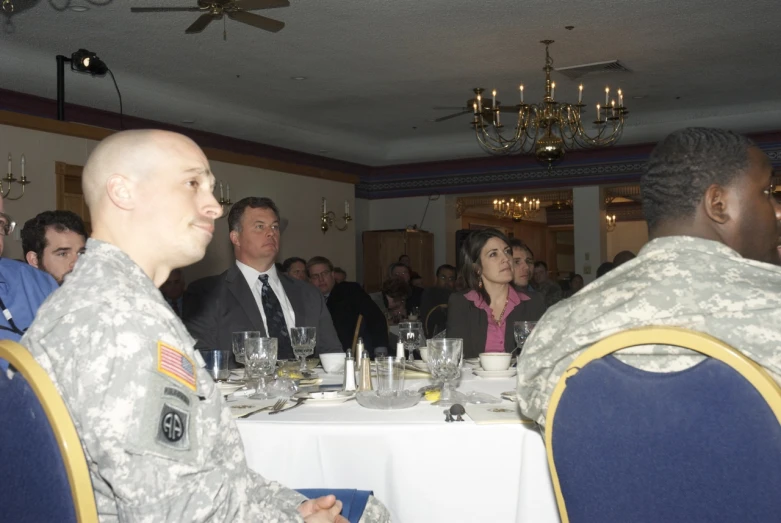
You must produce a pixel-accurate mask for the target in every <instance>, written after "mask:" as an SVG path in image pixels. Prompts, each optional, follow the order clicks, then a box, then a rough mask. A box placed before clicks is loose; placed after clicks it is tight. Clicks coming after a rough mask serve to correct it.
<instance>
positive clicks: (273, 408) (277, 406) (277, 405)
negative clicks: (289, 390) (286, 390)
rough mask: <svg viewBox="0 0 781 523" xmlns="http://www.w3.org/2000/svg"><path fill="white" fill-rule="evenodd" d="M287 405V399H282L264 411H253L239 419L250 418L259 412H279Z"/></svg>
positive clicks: (264, 408)
mask: <svg viewBox="0 0 781 523" xmlns="http://www.w3.org/2000/svg"><path fill="white" fill-rule="evenodd" d="M286 403H287V398H281V399H279V400H277V402H276V403H274V404H273V405H269V406H268V407H263V408H262V409H258V410H253V411H251V412H248V413H246V414H242V415H241V416H239V418H249V417H250V416H252V415H253V414H257V413H258V412H263V411H266V410H270V411H272V412H277V411H279V410H280V409H281V408H282V407H284V406H285V404H286Z"/></svg>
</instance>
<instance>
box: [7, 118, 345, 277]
mask: <svg viewBox="0 0 781 523" xmlns="http://www.w3.org/2000/svg"><path fill="white" fill-rule="evenodd" d="M96 143H97V142H95V141H93V140H86V139H83V138H72V137H68V136H62V135H57V134H51V133H45V132H40V131H33V130H28V129H22V128H17V127H10V126H4V125H0V160H2V161H1V162H0V171H2V174H5V171H6V168H5V159H6V158H7V156H8V153H9V152H10V153H11V154H12V155H13V160H14V171H15V172H14V174H15V175H17V177H18V172H19V167H18V165H19V157H20V156H21V154H22V153H24V154H25V159H26V164H27V165H26V174H27V177H28V179H30V181H31V182H32V183H31V184H30V185H28V186H27V190H28V192H27V194H26V195H25V196H24V198H22V199H21V200H19V201H9V200H6V202H5V210H6V212H7V213H8V214H10V215H11V216H12V217H13V218H14V220H15V221H16V222H17V224H18V229H17V231H18V230H19V229H21V226H22V225H23V224H24V222H25V221H26V220H28V219H30V218H32V217H33V216H35V215H36V214H38V213H39V212H41V211H44V210H47V209H54V208H55V205H56V194H55V189H56V188H55V183H56V182H55V179H56V178H55V174H54V163H55V162H57V161H61V162H66V163H69V164H74V165H84V163H85V162H86V160H87V156H88V155H89V153H90V152H91V151H92V149H93V148H94V147H95V145H96ZM211 166H212V170H213V171H214V173H215V175H216V176H217V178H218V179H219V180H221V181H223V182H227V183H230V185H231V198H232V199H233V201H234V202H235V201H237V200H238V199H240V198H242V197H245V196H251V195H255V196H268V197H270V198H272V199H273V200H274V201H275V202H276V204H277V206H278V207H279V210H280V213H281V214H282V216H283V217H286V218H287V219H288V220H289V225H288V227H287V229H286V230H285V232H284V234H283V237H282V250H281V253H280V257H279V260H280V261H282V260H283V259H284V258H285V257H288V256H300V257H302V258H309V257H311V256H315V255H322V256H326V257H328V258H330V259H331V260H332V261H333V263H334V264H336V265H341V266H342V267H344V268H345V269H346V270H347V272H348V273H352V274H355V235H354V233H353V232H352V230H348V231H346V232H339V231H337V230H336V229H331V230H329V231H328V233H327V234H325V235H324V234H323V233H322V232H321V231H320V222H319V217H320V198H321V197H322V196H325V197H326V198H327V199H328V203H329V208H330V209H333V210H334V211H335V212H337V213H338V214H342V212H343V210H344V201H345V200H347V201H349V202H350V206H351V212H353V213H354V212H355V208H354V192H355V191H354V187H353V185H352V184H348V183H341V182H332V181H328V180H320V179H316V178H309V177H305V176H300V175H294V174H288V173H281V172H277V171H269V170H266V169H258V168H253V167H245V166H241V165H235V164H229V163H224V162H212V163H211ZM14 191H15V192H14V193H11V196H12V197H13V196H14V195H15V194H18V193H16V191H18V189H14ZM226 222H227V220H226V219H220V220H219V221H218V223H217V229H216V232H215V237H214V240H213V241H212V243H211V245H209V248H208V250H207V253H206V257H205V258H204V259H203V260H202V261H201V262H199V263H197V264H195V265H193V266H190V267H188V268H187V269H185V275H186V277H187V279H188V281H192V280H193V279H194V278H199V277H201V276H206V275H209V274H216V273H219V272H222V271H223V270H225V269H226V268H227V267H228V265H229V264H230V263H231V261H232V259H233V254H232V251H231V248H230V241H229V240H228V232H227V229H228V226H227V223H226ZM352 226H353V224H350V227H352ZM3 256H4V257H6V258H22V245H21V240H20V239H19V235H18V232H15V233H14V235H13V237H12V238H6V243H5V250H4V253H3Z"/></svg>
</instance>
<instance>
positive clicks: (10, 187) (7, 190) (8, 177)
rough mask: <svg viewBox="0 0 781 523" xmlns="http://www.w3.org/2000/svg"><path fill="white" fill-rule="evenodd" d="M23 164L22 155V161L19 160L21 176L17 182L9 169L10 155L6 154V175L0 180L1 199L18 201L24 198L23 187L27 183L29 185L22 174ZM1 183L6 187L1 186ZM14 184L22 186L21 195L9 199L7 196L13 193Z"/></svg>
mask: <svg viewBox="0 0 781 523" xmlns="http://www.w3.org/2000/svg"><path fill="white" fill-rule="evenodd" d="M24 163H25V160H24V155H22V160H21V171H22V176H21V178H20V179H18V180H17V179H16V177H14V175H13V171H12V169H11V153H8V174H6V175H5V178H0V194H2V195H3V198H5V199H6V200H19V199H21V197H22V196H24V187H25V185H28V184H29V183H31V182H30V180H28V179H27V177H26V176H25V174H24ZM3 182H5V185H7V187H5V186H4V185H3ZM14 182H16V183H18V184H19V185H21V186H22V194H20V195H19V196H17V197H16V198H11V197H10V196H9V194H11V191H13V183H14Z"/></svg>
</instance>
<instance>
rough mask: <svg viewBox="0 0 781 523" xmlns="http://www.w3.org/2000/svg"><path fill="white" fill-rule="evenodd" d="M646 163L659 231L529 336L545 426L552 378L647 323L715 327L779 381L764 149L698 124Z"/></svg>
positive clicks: (663, 368)
mask: <svg viewBox="0 0 781 523" xmlns="http://www.w3.org/2000/svg"><path fill="white" fill-rule="evenodd" d="M646 169H647V170H646V172H645V173H644V174H643V175H642V177H641V179H640V190H641V201H642V205H643V213H644V214H645V218H646V220H647V221H648V230H649V237H650V238H651V241H650V242H648V243H647V244H646V245H645V246H644V247H643V248H642V249H641V250H640V253H639V254H638V256H637V258H635V259H634V260H631V261H629V262H626V263H624V264H623V265H621V266H620V267H618V268H616V269H614V270H612V271H610V273H609V274H606V275H605V276H603V277H602V278H599V279H598V280H596V281H595V282H593V283H591V284H590V285H589V286H588V287H586V288H584V289H583V290H581V291H580V292H579V293H578V294H576V295H575V296H573V297H572V298H570V299H569V300H566V301H564V302H562V303H561V304H560V305H558V306H556V307H554V308H553V309H551V310H549V311H548V313H547V314H546V315H545V317H544V318H543V320H542V321H541V322H540V323H539V324H538V325H537V328H535V329H534V332H533V333H532V335H531V337H529V340H528V341H527V342H526V348H525V349H524V353H523V354H522V355H521V359H520V361H519V362H518V396H519V399H520V405H521V410H522V411H523V412H524V414H525V415H526V416H528V417H530V418H532V419H535V420H537V421H538V422H539V423H541V424H544V423H545V414H546V410H547V407H548V400H549V398H550V394H551V392H552V391H553V388H554V386H555V384H556V383H557V381H558V379H559V378H560V376H561V375H562V374H563V373H564V371H565V370H566V369H567V367H568V366H569V365H570V364H571V363H572V361H573V360H574V359H575V358H576V357H577V356H578V355H579V354H580V353H581V352H582V351H583V350H584V349H586V348H587V347H589V346H591V345H593V344H594V343H596V342H597V341H599V340H601V339H602V338H605V337H606V336H609V335H611V334H614V333H616V332H619V331H623V330H626V329H632V328H635V327H641V326H646V325H672V326H679V327H684V328H687V329H691V330H694V331H699V332H704V333H706V334H710V335H711V336H714V337H715V338H718V339H720V340H722V341H723V342H725V343H727V344H729V345H731V346H733V347H735V348H736V349H738V350H740V351H741V352H743V353H744V354H745V355H746V356H748V357H749V358H751V359H752V360H754V361H755V362H757V363H758V364H760V365H762V366H763V367H764V368H765V370H767V371H768V372H769V373H770V375H771V376H772V377H773V378H774V379H775V380H776V381H781V359H780V358H779V357H778V354H779V352H778V346H779V340H780V339H781V293H779V292H778V290H779V289H781V268H779V267H776V266H775V265H772V264H773V263H775V262H777V261H778V250H777V247H778V244H779V233H780V232H781V230H780V228H779V221H780V220H781V205H779V204H778V202H776V200H775V198H774V196H773V193H772V191H773V169H772V167H771V164H770V161H769V159H768V157H767V155H765V153H763V152H762V151H761V150H760V149H759V148H758V147H757V146H756V145H755V144H754V143H753V142H752V141H751V140H749V139H748V138H746V137H744V136H741V135H738V134H735V133H733V132H731V131H724V130H720V129H705V128H689V129H682V130H680V131H676V132H674V133H672V134H671V135H669V136H668V137H667V138H665V139H664V140H662V141H661V142H660V143H659V144H658V145H657V146H656V148H655V149H654V150H653V152H652V153H651V156H650V157H649V159H648V163H647V167H646ZM619 359H620V360H622V361H624V362H625V363H627V364H630V365H633V366H636V367H640V368H642V369H644V370H649V371H655V372H668V371H669V372H672V371H680V370H683V369H685V368H688V367H690V366H691V365H693V364H695V363H697V362H699V361H701V360H702V357H701V356H698V355H695V354H694V353H691V352H688V351H685V350H683V349H678V348H675V347H638V348H635V349H631V350H628V351H623V352H622V353H621V355H620V356H619ZM738 414H739V413H736V415H738Z"/></svg>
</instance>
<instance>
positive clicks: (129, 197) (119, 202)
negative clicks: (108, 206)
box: [106, 174, 135, 211]
mask: <svg viewBox="0 0 781 523" xmlns="http://www.w3.org/2000/svg"><path fill="white" fill-rule="evenodd" d="M132 189H133V188H132V182H131V180H130V179H128V178H127V177H125V176H122V175H121V174H112V175H111V176H109V178H108V180H106V194H107V195H108V197H109V199H110V200H111V201H112V203H113V204H114V205H116V206H117V207H119V208H120V209H124V210H128V211H129V210H131V209H133V208H134V207H135V202H134V201H133V190H132Z"/></svg>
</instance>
